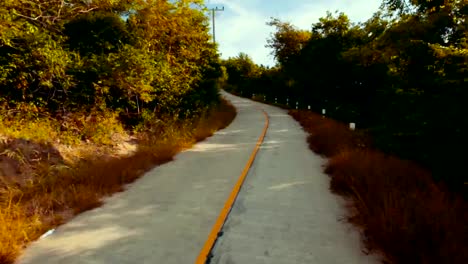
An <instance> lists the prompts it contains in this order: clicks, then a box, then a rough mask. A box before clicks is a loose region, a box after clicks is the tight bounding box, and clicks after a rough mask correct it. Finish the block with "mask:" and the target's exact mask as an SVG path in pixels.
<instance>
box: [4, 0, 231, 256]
mask: <svg viewBox="0 0 468 264" xmlns="http://www.w3.org/2000/svg"><path fill="white" fill-rule="evenodd" d="M221 76H222V70H221V66H220V63H219V57H218V54H217V51H216V46H215V45H214V44H212V40H211V37H210V35H209V21H208V20H207V16H206V14H205V7H204V3H203V1H200V0H178V1H159V0H145V1H139V0H112V1H110V0H93V1H79V0H76V1H75V0H71V1H63V0H40V1H26V0H6V1H2V2H1V3H0V263H13V261H14V260H15V258H16V257H17V256H18V254H19V253H20V252H21V250H22V248H24V246H26V245H27V243H29V242H31V241H33V240H35V239H37V238H38V237H39V236H40V235H41V234H43V233H44V232H45V231H47V230H48V229H50V228H54V227H56V226H57V225H59V224H62V223H64V222H66V221H67V220H69V219H70V218H71V217H73V216H74V215H76V214H78V213H80V212H83V211H86V210H89V209H92V208H95V207H97V206H99V205H100V204H101V202H102V198H104V197H105V196H108V195H111V194H112V193H115V192H118V191H122V190H123V189H124V188H125V184H128V183H131V182H132V181H134V180H136V179H137V178H138V177H140V176H142V175H143V174H144V173H145V172H146V171H148V170H150V169H151V168H153V167H154V166H156V165H159V164H162V163H164V162H167V161H170V160H171V159H172V158H173V156H174V155H175V154H176V153H177V152H179V151H181V150H183V149H185V148H188V147H190V146H191V145H193V144H194V143H195V142H197V141H200V140H203V139H205V138H206V137H209V136H211V135H212V134H213V133H214V132H215V131H216V130H218V129H221V128H224V127H226V126H227V125H228V124H229V123H230V122H231V121H232V119H233V118H234V117H235V115H236V112H235V109H234V107H233V106H232V105H230V104H229V103H228V102H226V101H224V100H222V99H220V96H219V93H218V83H219V81H218V79H219V77H221Z"/></svg>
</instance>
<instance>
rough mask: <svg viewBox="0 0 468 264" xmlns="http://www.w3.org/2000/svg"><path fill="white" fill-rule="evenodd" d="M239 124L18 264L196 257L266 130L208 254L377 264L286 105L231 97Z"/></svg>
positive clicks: (231, 259) (240, 259) (36, 246)
mask: <svg viewBox="0 0 468 264" xmlns="http://www.w3.org/2000/svg"><path fill="white" fill-rule="evenodd" d="M225 96H226V97H227V98H228V99H229V100H231V101H232V102H233V104H234V105H235V106H236V108H237V110H238V115H237V117H236V119H235V120H234V122H233V123H232V124H231V125H230V126H229V127H228V128H226V129H224V130H222V131H219V132H217V133H216V134H215V135H214V136H213V137H211V138H209V139H207V140H206V141H204V142H201V143H199V144H197V145H195V147H194V148H193V149H191V150H188V151H185V152H182V153H180V154H179V155H177V156H176V158H175V161H173V162H170V163H167V164H164V165H162V166H159V167H157V168H155V169H153V170H152V171H150V172H149V173H147V174H146V175H145V176H144V177H142V178H141V179H139V180H137V181H136V182H135V183H133V184H132V185H130V186H129V188H128V190H127V191H125V192H122V193H119V194H116V195H114V196H112V197H110V198H108V199H106V202H105V204H104V205H103V206H102V207H101V208H97V209H95V210H91V211H88V212H86V213H83V214H81V215H79V216H77V217H76V218H74V219H73V220H72V221H70V222H69V223H67V224H65V225H63V226H60V227H59V228H58V229H57V231H56V232H55V233H54V234H52V235H51V236H49V237H47V238H44V239H42V240H39V241H37V242H34V243H32V244H31V245H30V246H29V247H28V248H27V249H26V250H25V252H24V254H23V255H22V256H21V257H20V258H19V260H18V263H38V264H41V263H45V264H54V263H64V264H74V263H83V264H84V263H93V264H103V263H111V264H113V263H152V264H153V263H165V264H166V263H167V264H170V263H177V264H179V263H180V264H185V263H194V261H195V259H196V258H197V256H198V254H199V252H200V250H201V249H202V247H203V246H204V244H205V241H206V239H207V237H208V234H209V233H210V231H211V229H212V226H213V224H214V223H215V221H216V218H217V217H218V215H219V212H220V211H221V209H222V208H223V205H224V203H225V201H226V199H227V198H228V196H229V194H230V192H231V189H232V188H233V186H234V185H235V182H236V181H237V179H238V177H239V175H240V174H241V171H242V170H243V168H244V166H245V164H246V162H247V160H248V158H249V156H250V154H251V152H252V150H253V149H254V147H255V144H256V142H257V139H258V137H259V135H260V134H261V132H262V129H263V126H264V116H263V113H262V111H261V109H262V108H263V109H265V110H266V111H267V112H268V114H269V116H270V128H269V130H268V133H267V137H266V139H265V143H264V145H263V147H262V149H260V151H259V153H258V156H257V159H256V161H255V162H254V165H253V167H252V169H251V171H250V173H249V175H248V176H247V179H246V182H245V184H244V186H243V188H242V189H241V192H240V193H239V197H238V199H237V201H236V203H235V205H234V207H233V210H232V212H231V214H230V215H229V217H228V220H227V222H226V224H225V226H224V230H223V231H224V235H223V236H221V237H220V238H219V239H218V242H217V243H216V245H215V247H214V249H213V251H212V253H213V258H212V260H211V262H212V263H226V264H227V263H230V264H231V263H285V264H287V263H376V262H375V257H369V256H365V255H364V254H363V253H362V252H361V248H360V243H359V238H358V236H357V233H356V232H355V231H353V230H352V228H350V226H348V225H346V224H345V223H343V222H340V221H339V219H340V218H341V217H342V216H343V214H344V207H343V204H342V202H341V200H340V199H339V198H338V197H336V196H334V195H332V194H330V193H329V191H328V183H329V179H328V178H327V176H326V175H324V174H323V173H322V168H321V166H322V164H323V163H324V160H323V159H321V158H319V157H318V156H316V155H314V154H313V153H311V152H310V151H309V150H308V149H307V145H306V142H305V137H306V135H305V133H304V132H303V131H302V129H301V128H300V127H299V125H298V124H297V123H296V122H295V121H293V120H292V119H291V118H290V117H289V116H288V115H287V114H286V112H285V111H284V110H280V109H277V108H274V107H271V106H265V105H262V104H259V103H255V102H252V101H249V100H245V99H240V98H238V97H234V96H231V95H226V94H225Z"/></svg>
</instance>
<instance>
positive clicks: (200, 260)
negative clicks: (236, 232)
mask: <svg viewBox="0 0 468 264" xmlns="http://www.w3.org/2000/svg"><path fill="white" fill-rule="evenodd" d="M262 111H263V114H264V115H265V126H264V127H263V131H262V134H261V135H260V137H259V138H258V141H257V145H256V146H255V148H254V150H253V151H252V154H251V155H250V158H249V161H247V164H246V165H245V168H244V170H243V171H242V173H241V175H240V177H239V179H238V180H237V183H236V185H235V186H234V189H232V192H231V194H230V195H229V197H228V199H227V200H226V202H225V203H224V207H223V210H221V213H220V214H219V216H218V219H217V220H216V222H215V224H214V225H213V228H212V229H211V232H210V234H209V236H208V239H207V240H206V242H205V245H204V246H203V248H202V250H201V251H200V254H198V257H197V260H196V261H195V263H196V264H205V263H206V259H207V258H208V254H210V251H211V249H212V248H213V246H214V243H215V242H216V239H217V238H218V234H219V232H220V231H221V228H222V227H223V225H224V222H225V221H226V218H227V216H228V214H229V212H230V211H231V208H232V205H233V204H234V202H235V200H236V198H237V195H238V194H239V191H240V189H241V187H242V184H243V183H244V180H245V178H246V177H247V174H248V172H249V170H250V168H251V167H252V164H253V162H254V160H255V157H256V156H257V152H258V150H259V149H260V146H261V145H262V143H263V139H264V138H265V135H266V133H267V130H268V125H269V123H270V121H269V119H268V115H267V113H266V112H265V110H262Z"/></svg>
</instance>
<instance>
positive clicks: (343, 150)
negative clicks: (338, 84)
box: [290, 111, 468, 263]
mask: <svg viewBox="0 0 468 264" xmlns="http://www.w3.org/2000/svg"><path fill="white" fill-rule="evenodd" d="M290 113H291V115H292V116H294V118H296V119H297V120H298V121H299V122H300V123H301V124H302V125H303V126H304V128H305V129H306V130H307V131H308V132H309V133H310V137H309V143H310V146H311V148H312V149H313V150H316V151H318V152H319V153H322V154H325V155H326V156H328V157H329V158H330V159H329V162H328V164H327V166H326V170H325V172H326V173H327V174H329V175H330V176H331V177H332V178H331V179H332V180H331V186H330V188H331V190H332V191H334V192H336V193H338V194H341V195H343V196H345V197H349V198H351V199H352V201H353V203H352V204H353V206H352V207H351V208H350V209H351V212H352V213H351V214H350V217H349V220H350V221H351V222H352V223H354V224H356V225H357V226H359V227H360V228H361V230H362V231H363V232H362V235H363V240H364V242H365V244H366V246H367V247H368V248H369V249H371V250H372V249H374V250H376V251H380V252H383V254H384V255H385V257H386V259H387V260H386V261H388V262H389V263H468V253H467V251H466V248H467V247H468V225H467V224H466V223H467V222H468V206H467V203H466V201H464V200H462V199H461V198H454V197H449V196H451V195H450V194H448V193H446V192H445V191H442V190H441V189H440V188H439V187H438V186H437V185H436V184H435V183H434V181H433V180H432V178H431V174H430V172H429V171H427V170H425V169H423V168H420V167H418V166H417V165H416V164H414V163H413V162H410V161H405V160H401V159H399V158H397V157H392V156H387V155H385V154H383V153H381V152H379V151H377V150H371V149H370V148H369V147H368V146H367V147H363V145H362V139H363V138H364V137H363V136H362V134H360V133H359V132H352V131H350V130H349V129H348V128H347V126H346V125H344V124H339V123H338V122H336V121H333V120H329V119H323V118H321V117H320V116H318V115H317V114H314V113H310V112H307V111H291V112H290ZM324 141H325V142H324ZM366 142H369V141H368V140H366ZM367 144H368V143H367Z"/></svg>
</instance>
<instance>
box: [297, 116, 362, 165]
mask: <svg viewBox="0 0 468 264" xmlns="http://www.w3.org/2000/svg"><path fill="white" fill-rule="evenodd" d="M289 114H290V115H291V116H292V117H293V118H294V119H296V120H297V121H299V123H300V124H301V125H302V126H303V127H304V129H305V130H306V131H307V132H308V133H309V134H310V136H309V137H308V139H307V141H308V143H309V147H310V148H311V149H312V150H313V151H314V152H316V153H318V154H322V155H325V156H327V157H330V156H333V155H335V154H337V153H339V152H341V151H343V150H345V149H356V148H367V147H369V146H370V140H369V139H368V138H367V137H366V136H365V135H363V134H362V133H359V132H353V131H351V130H350V129H348V126H347V125H345V124H343V123H340V122H337V121H334V120H332V119H328V118H324V117H322V116H321V115H319V114H316V113H313V112H310V111H305V110H290V111H289Z"/></svg>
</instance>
